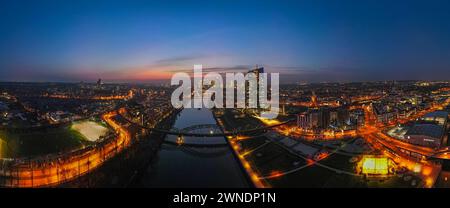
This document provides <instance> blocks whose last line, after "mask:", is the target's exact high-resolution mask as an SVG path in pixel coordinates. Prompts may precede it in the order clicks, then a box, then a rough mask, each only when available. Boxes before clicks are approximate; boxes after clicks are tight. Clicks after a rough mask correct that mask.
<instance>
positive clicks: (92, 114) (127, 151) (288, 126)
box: [0, 68, 450, 188]
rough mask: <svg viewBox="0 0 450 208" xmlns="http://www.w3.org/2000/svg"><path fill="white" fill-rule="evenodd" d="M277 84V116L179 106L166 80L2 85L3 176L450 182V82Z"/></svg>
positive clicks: (83, 181) (38, 181)
mask: <svg viewBox="0 0 450 208" xmlns="http://www.w3.org/2000/svg"><path fill="white" fill-rule="evenodd" d="M263 70H264V69H263V68H260V70H258V71H260V72H262V71H263ZM252 71H254V70H252ZM280 88H281V89H280V109H281V111H280V114H279V116H278V117H277V118H276V119H265V118H262V117H259V116H258V111H261V110H263V109H255V108H232V109H230V108H223V109H219V108H217V109H216V108H214V109H211V110H208V109H175V108H173V107H172V105H171V103H170V95H171V93H172V91H173V90H174V87H173V86H170V85H167V84H159V85H149V84H114V83H104V82H103V81H102V80H101V79H99V80H98V81H97V82H95V83H84V82H79V83H21V82H8V83H7V82H4V83H1V88H0V90H1V91H0V94H1V100H0V105H1V118H0V119H1V136H0V138H1V140H0V141H1V143H0V144H1V145H0V147H1V148H0V150H1V151H0V152H1V163H0V165H1V166H0V184H1V186H4V187H52V186H56V187H197V186H198V187H392V188H396V187H406V188H414V187H417V188H432V187H448V186H449V182H448V176H449V173H450V172H449V171H450V169H449V164H450V161H449V159H450V156H448V155H447V154H448V153H449V151H450V150H449V148H448V147H449V146H450V145H449V141H448V135H449V128H448V126H449V123H448V115H449V112H450V105H449V104H450V83H449V82H448V81H440V82H437V81H436V82H428V81H384V82H354V83H311V84H307V83H301V84H286V85H281V86H280ZM170 163H172V165H170ZM174 163H175V164H183V163H186V164H184V165H173V164H174ZM186 165H187V166H186ZM197 165H201V166H203V168H202V169H201V170H195V169H193V168H192V167H196V166H197ZM180 172H183V173H185V174H190V175H195V174H199V172H202V174H204V173H205V172H206V173H208V174H206V175H211V179H208V177H206V178H202V181H203V182H197V181H196V180H193V181H191V180H190V181H184V180H177V179H174V178H173V177H176V174H178V173H180ZM212 178H215V179H217V178H221V180H218V181H217V180H213V179H212Z"/></svg>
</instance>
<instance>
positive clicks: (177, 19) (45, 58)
mask: <svg viewBox="0 0 450 208" xmlns="http://www.w3.org/2000/svg"><path fill="white" fill-rule="evenodd" d="M0 26H1V27H0V80H1V81H95V80H96V79H98V78H102V79H104V80H106V81H129V82H134V81H135V82H151V81H154V80H161V79H170V75H171V74H172V73H173V72H176V71H189V70H191V69H192V67H193V64H203V66H204V68H206V69H205V70H207V71H220V72H223V71H242V70H245V69H248V68H250V67H252V66H254V65H256V64H258V65H263V66H265V68H266V69H267V71H269V72H280V74H281V77H282V81H283V82H296V81H308V82H318V81H375V80H408V79H425V80H450V1H445V0H444V1H425V0H424V1H412V0H405V1H401V0H398V1H380V0H377V1H344V0H342V1H341V0H339V1H336V0H329V1H316V0H315V1H313V0H311V1H300V0H297V1H284V0H281V1H233V0H227V1H186V0H184V1H160V2H156V1H114V0H108V1H96V0H89V1H81V0H80V1H71V0H59V1H45V0H39V1H38V0H36V1H32V0H24V1H21V0H14V1H7V0H2V1H0Z"/></svg>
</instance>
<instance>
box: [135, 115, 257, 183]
mask: <svg viewBox="0 0 450 208" xmlns="http://www.w3.org/2000/svg"><path fill="white" fill-rule="evenodd" d="M215 123H216V121H215V119H214V117H213V114H212V112H211V111H210V110H208V109H206V108H202V109H183V110H182V111H181V112H180V114H179V115H178V117H177V120H176V121H175V125H174V127H175V128H178V129H182V128H185V127H189V126H193V125H200V124H215ZM169 137H176V136H172V135H168V136H166V138H165V139H166V140H173V138H172V139H170V138H169ZM185 139H186V140H189V139H191V140H195V139H213V140H216V141H218V140H225V138H224V137H212V138H185ZM244 174H245V173H244V172H243V170H242V169H241V168H240V166H239V164H238V160H237V159H236V158H235V156H234V155H233V153H232V150H231V148H230V147H229V146H219V147H193V146H187V145H181V146H177V145H174V144H170V143H164V144H163V145H162V147H161V150H160V151H159V153H158V157H157V158H156V159H155V160H154V162H152V164H151V165H150V166H149V167H148V168H147V170H146V172H145V173H144V175H143V177H142V178H141V179H140V180H139V182H138V186H140V187H161V188H170V187H173V188H177V187H183V188H196V187H199V188H202V187H211V188H215V187H224V188H228V187H229V188H234V187H248V186H249V184H248V182H247V180H246V177H245V175H244Z"/></svg>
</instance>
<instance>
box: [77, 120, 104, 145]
mask: <svg viewBox="0 0 450 208" xmlns="http://www.w3.org/2000/svg"><path fill="white" fill-rule="evenodd" d="M71 130H75V131H77V132H79V133H80V134H82V135H83V136H84V137H85V138H86V139H87V140H88V141H91V142H94V141H97V140H98V139H99V138H100V137H101V136H103V135H105V134H106V132H108V128H106V127H105V126H104V125H102V124H101V123H99V122H94V121H80V122H75V123H73V124H72V126H71Z"/></svg>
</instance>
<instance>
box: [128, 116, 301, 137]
mask: <svg viewBox="0 0 450 208" xmlns="http://www.w3.org/2000/svg"><path fill="white" fill-rule="evenodd" d="M123 118H124V119H126V118H125V116H123ZM126 120H127V121H128V122H130V123H133V122H132V121H130V120H128V119H126ZM294 121H295V119H290V120H286V121H283V122H280V123H278V124H275V125H270V126H260V127H256V128H253V129H244V130H238V129H235V130H232V131H229V132H225V133H224V132H222V130H221V129H220V127H219V126H217V125H216V124H201V125H194V126H190V127H187V128H183V129H171V130H167V129H159V128H152V127H147V126H143V125H140V124H137V123H135V124H136V125H137V126H139V127H140V128H143V129H147V130H149V131H153V132H157V133H163V134H168V135H177V136H187V137H223V136H236V135H246V134H251V133H255V132H259V131H264V130H268V129H272V128H275V127H277V126H282V125H286V124H287V123H290V122H294ZM205 128H210V129H211V130H212V131H209V132H207V133H201V132H196V130H200V129H205Z"/></svg>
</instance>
